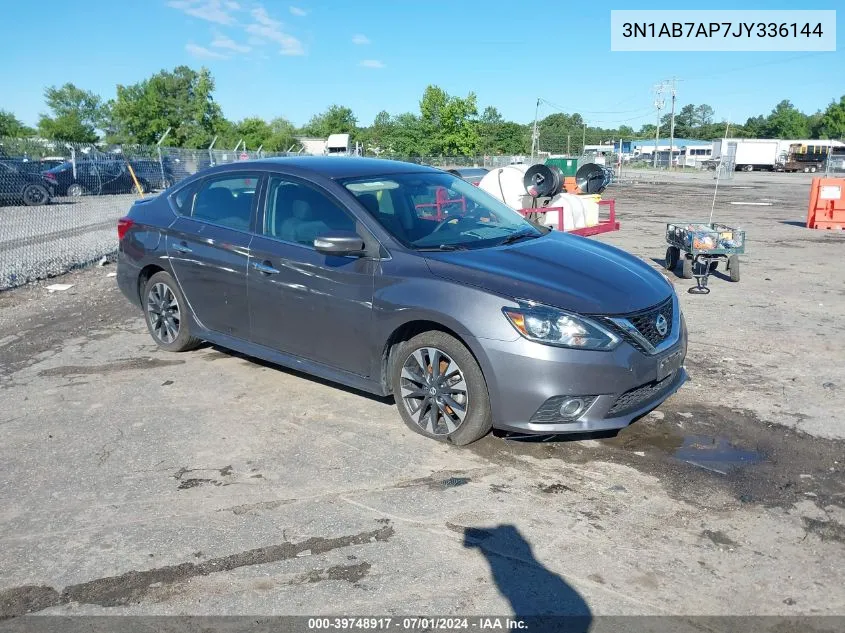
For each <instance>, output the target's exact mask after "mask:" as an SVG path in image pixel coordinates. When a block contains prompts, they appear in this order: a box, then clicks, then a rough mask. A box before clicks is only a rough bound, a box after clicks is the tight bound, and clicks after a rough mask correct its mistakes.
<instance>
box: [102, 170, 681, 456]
mask: <svg viewBox="0 0 845 633" xmlns="http://www.w3.org/2000/svg"><path fill="white" fill-rule="evenodd" d="M118 235H119V239H120V250H119V258H118V268H117V281H118V284H119V286H120V288H121V290H122V291H123V293H124V294H125V295H126V296H127V297H128V298H129V300H130V301H132V302H133V303H135V304H137V305H138V306H139V307H141V308H142V309H143V311H144V314H145V317H146V323H147V327H148V329H149V332H150V334H151V336H152V338H153V340H154V341H155V342H156V343H157V344H158V345H159V346H160V347H161V348H163V349H165V350H169V351H174V352H181V351H186V350H190V349H193V348H195V347H197V346H198V345H200V344H201V343H202V342H204V341H208V342H210V343H213V344H216V345H220V346H222V347H226V348H229V349H232V350H236V351H238V352H241V353H244V354H247V355H251V356H254V357H257V358H261V359H264V360H266V361H270V362H272V363H276V364H279V365H283V366H286V367H292V368H295V369H298V370H301V371H304V372H307V373H310V374H313V375H315V376H319V377H321V378H325V379H328V380H331V381H334V382H337V383H341V384H344V385H347V386H350V387H354V388H357V389H361V390H364V391H367V392H371V393H374V394H378V395H382V396H388V395H391V394H392V395H393V397H394V398H395V401H396V404H397V407H398V409H399V413H400V415H401V416H402V419H403V420H404V422H405V423H406V424H407V425H408V426H409V427H410V428H411V429H413V430H414V431H416V432H418V433H421V434H422V435H425V436H427V437H431V438H434V439H438V440H443V441H448V442H451V443H453V444H467V443H470V442H472V441H474V440H477V439H479V438H480V437H482V436H483V435H485V434H486V433H487V432H488V431H489V430H490V429H491V427H497V428H499V429H504V430H509V431H516V432H521V433H540V434H560V433H572V432H585V431H600V430H608V429H619V428H622V427H624V426H626V425H628V424H630V422H631V421H632V420H634V419H635V418H637V417H639V416H641V415H643V414H644V413H646V412H648V411H649V410H651V409H652V408H654V407H655V406H657V405H658V404H659V403H660V402H662V401H663V400H664V399H666V398H667V397H669V395H670V394H672V393H673V392H674V391H675V390H677V389H678V388H679V387H680V386H681V385H682V384H683V382H684V381H685V379H686V373H685V371H684V368H683V362H684V357H685V355H686V347H687V340H686V339H687V334H686V325H685V323H684V319H683V315H682V314H681V310H680V307H679V305H678V299H677V297H676V295H675V292H674V290H673V288H672V285H671V284H670V283H669V281H668V280H667V279H666V278H665V277H664V276H663V275H662V274H661V273H660V272H657V271H655V270H653V269H652V268H651V267H649V266H648V265H647V264H645V263H644V262H643V261H641V260H640V259H638V258H636V257H633V256H631V255H629V254H627V253H625V252H623V251H621V250H618V249H616V248H613V247H611V246H608V245H605V244H601V243H598V242H595V241H591V240H588V239H585V238H581V237H577V236H573V235H568V234H565V233H560V232H553V231H549V230H548V229H545V228H541V227H537V226H534V225H532V224H530V223H528V222H526V221H525V220H524V219H523V218H522V217H521V216H520V215H519V214H518V213H517V212H515V211H513V210H511V209H509V208H508V207H506V206H504V205H503V204H501V203H500V202H498V201H497V200H495V199H494V198H492V197H491V196H489V195H488V194H487V193H485V192H484V191H481V190H479V189H478V188H477V187H474V186H472V185H471V184H469V183H467V182H465V181H464V180H461V179H459V178H456V177H454V176H453V175H451V174H448V173H445V172H443V171H440V170H437V169H431V168H427V167H421V166H419V165H411V164H406V163H401V162H394V161H382V160H371V159H363V158H341V157H331V158H318V157H313V158H307V157H301V158H300V157H297V158H282V159H268V160H260V161H245V162H239V163H235V164H229V165H221V166H218V167H213V168H210V169H208V170H205V171H203V172H200V173H198V174H196V175H195V176H192V177H190V178H188V179H187V180H185V181H183V182H181V183H180V184H179V185H178V186H176V187H175V188H172V189H170V190H168V191H166V192H164V193H162V194H161V195H159V196H157V197H153V198H146V199H141V200H138V201H137V202H135V204H134V205H133V207H132V209H131V210H130V212H129V214H128V215H127V216H126V217H125V218H122V219H121V220H120V221H119V223H118ZM210 388H225V386H222V385H218V386H210Z"/></svg>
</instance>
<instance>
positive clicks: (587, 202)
mask: <svg viewBox="0 0 845 633" xmlns="http://www.w3.org/2000/svg"><path fill="white" fill-rule="evenodd" d="M599 200H601V196H595V195H593V196H581V201H582V202H583V203H584V221H585V223H586V225H587V226H596V225H598V223H599Z"/></svg>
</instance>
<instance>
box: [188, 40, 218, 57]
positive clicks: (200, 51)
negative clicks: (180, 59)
mask: <svg viewBox="0 0 845 633" xmlns="http://www.w3.org/2000/svg"><path fill="white" fill-rule="evenodd" d="M185 50H186V51H188V52H189V53H190V54H191V55H193V56H194V57H196V58H197V59H227V57H226V55H223V54H221V53H218V52H217V51H213V50H211V49H209V48H206V47H205V46H198V45H197V44H194V43H193V42H188V43H187V44H185Z"/></svg>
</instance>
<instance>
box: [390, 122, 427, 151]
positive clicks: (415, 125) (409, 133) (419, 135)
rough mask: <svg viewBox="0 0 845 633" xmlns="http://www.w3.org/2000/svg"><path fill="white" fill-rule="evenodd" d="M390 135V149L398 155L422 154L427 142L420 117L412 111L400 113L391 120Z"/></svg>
mask: <svg viewBox="0 0 845 633" xmlns="http://www.w3.org/2000/svg"><path fill="white" fill-rule="evenodd" d="M391 128H392V129H391V132H390V136H389V137H388V141H387V147H388V150H389V151H390V152H391V153H392V154H395V155H396V156H404V157H412V156H422V155H423V153H424V148H425V147H427V144H426V143H425V142H424V139H425V131H424V129H423V124H422V121H420V118H419V117H418V116H417V115H415V114H412V113H410V112H406V113H404V114H400V115H398V116H396V117H394V118H393V119H392V121H391Z"/></svg>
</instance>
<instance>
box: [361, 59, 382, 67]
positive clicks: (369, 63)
mask: <svg viewBox="0 0 845 633" xmlns="http://www.w3.org/2000/svg"><path fill="white" fill-rule="evenodd" d="M359 66H363V67H364V68H384V64H383V63H382V62H380V61H379V60H377V59H364V60H362V61H361V63H360V64H359Z"/></svg>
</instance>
